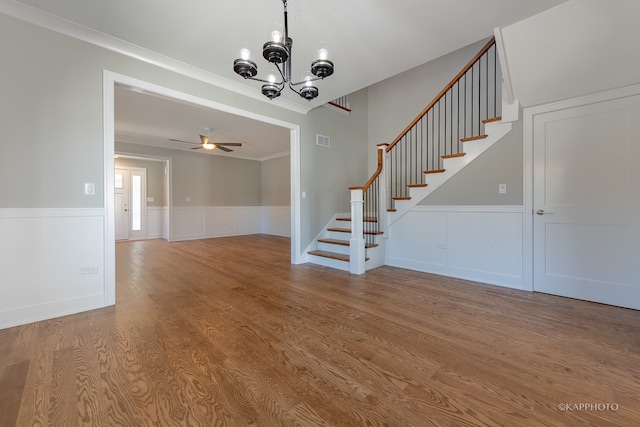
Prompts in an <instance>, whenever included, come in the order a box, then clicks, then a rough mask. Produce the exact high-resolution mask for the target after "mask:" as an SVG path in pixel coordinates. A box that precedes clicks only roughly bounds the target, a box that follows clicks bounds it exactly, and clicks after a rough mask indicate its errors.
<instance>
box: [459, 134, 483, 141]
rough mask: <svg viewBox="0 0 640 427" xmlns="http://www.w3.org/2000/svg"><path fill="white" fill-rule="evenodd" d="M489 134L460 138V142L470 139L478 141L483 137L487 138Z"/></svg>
mask: <svg viewBox="0 0 640 427" xmlns="http://www.w3.org/2000/svg"><path fill="white" fill-rule="evenodd" d="M488 136H489V135H476V136H470V137H468V138H461V139H460V142H471V141H479V140H481V139H485V138H487V137H488Z"/></svg>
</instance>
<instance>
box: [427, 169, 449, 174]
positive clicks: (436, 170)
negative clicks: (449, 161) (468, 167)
mask: <svg viewBox="0 0 640 427" xmlns="http://www.w3.org/2000/svg"><path fill="white" fill-rule="evenodd" d="M446 171H447V170H446V169H433V170H426V171H422V173H425V174H430V173H444V172H446Z"/></svg>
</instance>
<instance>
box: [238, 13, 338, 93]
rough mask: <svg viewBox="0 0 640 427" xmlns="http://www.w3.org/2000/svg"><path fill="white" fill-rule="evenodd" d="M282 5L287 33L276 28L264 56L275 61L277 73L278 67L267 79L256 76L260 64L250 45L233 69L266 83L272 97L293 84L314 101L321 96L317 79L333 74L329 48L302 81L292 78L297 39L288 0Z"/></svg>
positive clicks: (319, 52) (321, 52) (319, 53)
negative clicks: (292, 33)
mask: <svg viewBox="0 0 640 427" xmlns="http://www.w3.org/2000/svg"><path fill="white" fill-rule="evenodd" d="M282 4H283V6H284V34H282V32H280V31H273V32H272V39H271V40H269V41H268V42H266V43H265V44H264V45H263V46H262V56H263V58H264V59H265V60H266V61H267V62H269V63H270V64H273V66H275V68H276V69H277V72H276V71H275V70H272V71H270V72H269V73H268V74H267V76H266V78H265V79H261V78H258V77H256V76H257V75H258V65H257V64H256V63H255V62H254V61H253V59H252V55H251V50H250V49H248V48H247V47H243V48H241V49H240V57H239V58H238V59H236V60H235V61H233V70H234V71H235V72H236V74H238V75H240V76H241V77H243V78H244V79H250V80H255V81H258V82H261V83H263V85H262V94H263V95H264V96H266V97H267V98H269V99H274V98H277V97H278V96H280V94H281V93H282V90H283V89H284V87H285V86H289V89H291V90H292V91H294V92H296V93H297V94H298V95H300V96H301V97H302V98H304V99H307V100H309V101H311V100H312V99H314V98H316V97H317V96H318V88H317V87H316V86H315V85H314V82H315V81H317V80H322V79H324V78H326V77H329V76H331V75H332V74H333V62H331V60H330V59H329V50H328V49H327V48H326V47H324V46H322V47H320V48H318V49H317V52H316V53H317V54H316V59H315V60H314V61H313V62H312V63H311V71H310V72H307V73H305V75H304V76H303V78H302V80H301V81H299V82H293V81H292V79H291V74H292V73H291V56H292V49H293V39H292V38H291V37H289V28H288V22H287V0H282ZM278 74H279V75H278ZM298 87H299V89H298Z"/></svg>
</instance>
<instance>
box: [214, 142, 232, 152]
mask: <svg viewBox="0 0 640 427" xmlns="http://www.w3.org/2000/svg"><path fill="white" fill-rule="evenodd" d="M215 145H216V148H217V149H218V150H222V151H224V152H225V153H229V152H231V151H233V150H232V149H230V148H227V147H222V146H221V145H220V144H215Z"/></svg>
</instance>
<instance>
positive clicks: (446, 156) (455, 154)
mask: <svg viewBox="0 0 640 427" xmlns="http://www.w3.org/2000/svg"><path fill="white" fill-rule="evenodd" d="M465 154H466V153H454V154H445V155H444V156H440V157H442V158H443V159H453V158H456V157H462V156H464V155H465Z"/></svg>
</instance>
